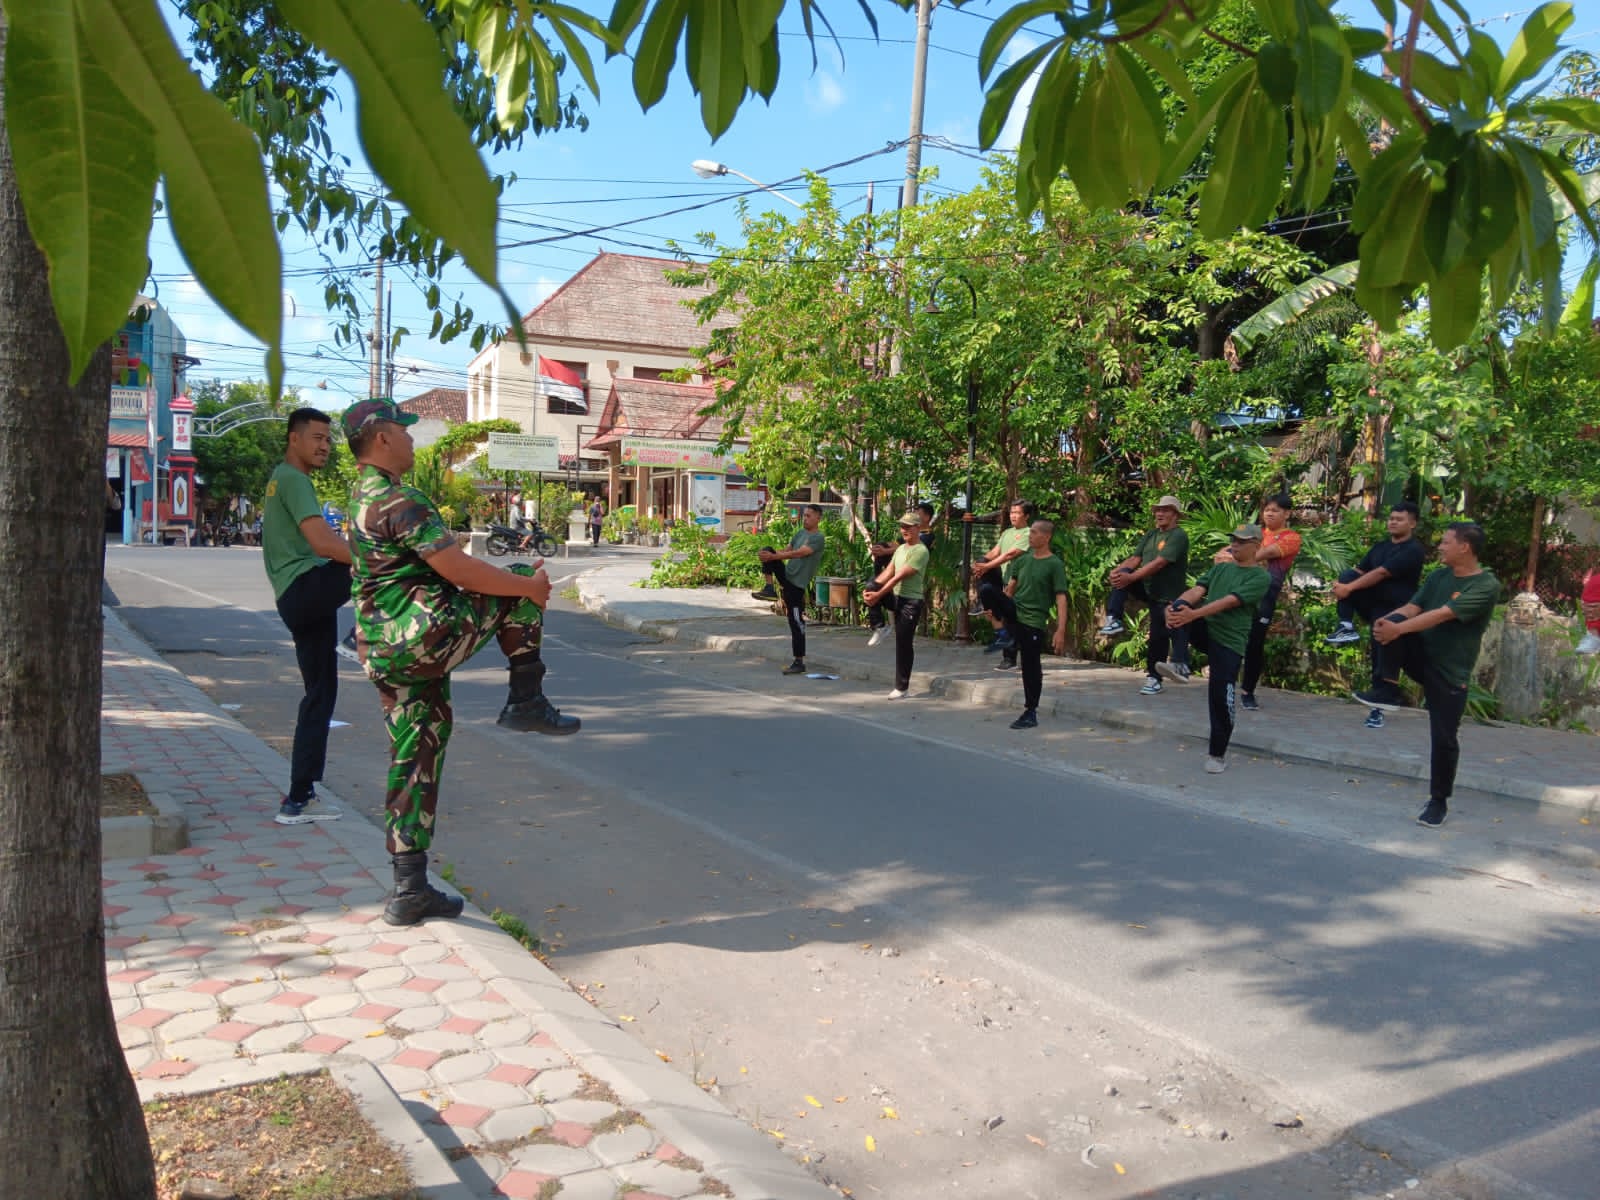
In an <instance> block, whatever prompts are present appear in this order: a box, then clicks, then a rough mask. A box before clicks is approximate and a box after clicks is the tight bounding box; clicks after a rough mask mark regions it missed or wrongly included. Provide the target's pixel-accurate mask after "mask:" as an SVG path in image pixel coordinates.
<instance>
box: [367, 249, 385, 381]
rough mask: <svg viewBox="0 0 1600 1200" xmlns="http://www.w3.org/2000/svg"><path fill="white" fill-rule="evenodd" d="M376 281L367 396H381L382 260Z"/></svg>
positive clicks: (378, 264) (373, 290)
mask: <svg viewBox="0 0 1600 1200" xmlns="http://www.w3.org/2000/svg"><path fill="white" fill-rule="evenodd" d="M377 267H378V271H377V275H378V278H377V281H376V283H375V284H374V286H373V289H372V295H373V300H372V333H371V335H370V340H371V342H372V353H371V354H370V355H369V356H368V359H367V362H368V366H367V395H368V396H381V395H383V394H384V392H383V357H384V356H383V259H382V257H381V256H380V257H379V259H378V263H377Z"/></svg>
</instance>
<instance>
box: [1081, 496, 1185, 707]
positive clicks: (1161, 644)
mask: <svg viewBox="0 0 1600 1200" xmlns="http://www.w3.org/2000/svg"><path fill="white" fill-rule="evenodd" d="M1182 513H1183V506H1182V505H1181V504H1179V503H1178V498H1177V497H1176V496H1163V497H1161V499H1159V500H1157V501H1156V504H1155V512H1154V518H1155V527H1154V528H1153V529H1151V530H1150V532H1149V533H1147V534H1145V535H1144V537H1143V538H1141V539H1140V540H1139V547H1138V549H1136V550H1135V551H1134V552H1133V553H1132V554H1130V555H1129V556H1128V557H1127V558H1125V559H1123V560H1122V561H1121V562H1120V563H1118V564H1117V565H1116V566H1115V567H1114V568H1112V571H1111V596H1110V598H1109V599H1107V600H1106V623H1105V624H1104V625H1102V626H1100V636H1101V637H1116V636H1117V635H1118V634H1120V633H1122V632H1124V629H1125V627H1124V625H1123V623H1122V616H1123V613H1124V611H1125V610H1126V608H1127V604H1128V600H1129V599H1130V598H1132V599H1134V600H1143V601H1144V602H1145V603H1146V604H1148V605H1149V606H1150V637H1149V640H1148V641H1147V642H1146V643H1145V652H1144V674H1145V683H1144V687H1142V688H1140V689H1139V694H1140V695H1141V696H1154V695H1156V694H1158V693H1159V692H1160V691H1161V677H1160V676H1159V675H1158V674H1157V673H1156V664H1157V663H1159V662H1165V661H1166V659H1167V655H1168V654H1169V653H1170V654H1171V655H1172V663H1173V666H1174V668H1175V669H1174V670H1173V672H1172V673H1171V675H1170V676H1169V677H1170V678H1171V679H1173V680H1175V681H1176V682H1179V683H1187V682H1189V644H1188V642H1187V641H1186V640H1185V639H1184V638H1183V637H1182V635H1179V636H1177V637H1174V636H1173V635H1172V634H1171V632H1170V631H1169V630H1168V628H1167V622H1166V612H1167V605H1169V604H1170V603H1172V601H1174V600H1176V599H1177V598H1178V597H1179V596H1180V595H1182V594H1183V589H1184V588H1186V587H1187V586H1188V585H1189V535H1188V534H1186V533H1185V532H1184V531H1183V530H1182V529H1180V528H1178V518H1179V517H1180V516H1181V515H1182Z"/></svg>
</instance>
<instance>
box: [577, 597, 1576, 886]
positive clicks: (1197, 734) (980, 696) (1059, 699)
mask: <svg viewBox="0 0 1600 1200" xmlns="http://www.w3.org/2000/svg"><path fill="white" fill-rule="evenodd" d="M586 584H587V574H586V575H583V576H579V577H578V580H577V585H578V597H579V600H580V601H581V602H582V604H583V606H584V608H586V609H587V610H588V611H589V612H590V613H592V614H593V615H595V616H597V617H599V618H600V619H601V620H603V621H605V622H606V623H607V624H608V625H613V626H616V627H617V628H620V629H626V630H628V631H630V632H633V633H640V634H644V635H645V636H648V637H656V638H660V639H661V640H663V641H673V642H682V643H685V644H688V645H694V646H700V647H702V648H704V649H708V650H720V651H725V652H732V653H740V654H750V655H754V656H756V657H760V658H766V659H770V660H772V661H774V662H777V661H786V660H787V659H788V658H789V648H788V643H787V641H784V640H782V639H773V638H749V637H734V636H728V635H725V634H713V633H707V632H705V631H703V630H699V629H695V628H693V627H692V621H684V620H640V619H638V618H635V617H631V616H629V615H628V614H627V613H624V612H621V611H619V610H618V609H617V608H615V607H614V606H613V605H611V604H610V603H608V602H607V600H606V598H605V597H604V596H603V595H600V594H599V593H598V592H596V591H594V590H593V589H592V587H589V586H586ZM708 619H713V620H714V619H716V618H708ZM806 658H807V662H808V663H810V664H812V665H813V666H814V667H815V668H817V669H825V670H828V671H830V672H833V673H835V674H838V675H842V676H845V677H847V678H851V679H859V680H867V681H879V682H884V683H891V684H892V683H893V680H894V673H893V668H892V667H891V666H889V665H888V664H887V663H885V664H883V665H879V664H876V663H861V662H860V661H858V660H852V661H850V662H845V663H841V662H830V661H829V660H828V659H827V658H826V651H824V654H823V655H822V656H818V655H816V654H808V655H807V656H806ZM922 680H923V681H925V683H926V686H927V689H928V692H929V693H930V694H931V695H934V696H937V697H940V698H941V699H946V700H956V701H962V702H965V703H969V704H973V705H978V706H986V707H994V708H1015V709H1020V708H1021V707H1022V689H1021V687H1020V685H1018V684H1017V683H1012V682H1007V683H1004V684H998V683H988V682H985V681H982V680H975V679H966V678H961V677H958V676H953V675H927V676H923V677H922ZM1040 711H1041V713H1042V714H1046V715H1050V716H1057V717H1066V718H1072V719H1075V720H1088V721H1095V722H1098V723H1099V724H1102V725H1110V726H1114V727H1116V728H1119V729H1128V730H1133V731H1136V732H1140V733H1154V732H1165V733H1168V734H1175V735H1178V736H1183V737H1192V738H1198V739H1201V740H1204V739H1205V738H1206V736H1207V732H1208V731H1207V728H1206V726H1205V725H1204V724H1202V723H1200V722H1197V721H1192V720H1185V718H1184V717H1183V716H1182V715H1178V716H1176V717H1175V716H1174V714H1172V713H1171V712H1170V711H1164V712H1162V713H1160V714H1159V715H1158V714H1156V713H1154V712H1151V711H1149V710H1147V709H1141V708H1135V707H1132V706H1125V705H1111V704H1105V703H1101V702H1097V701H1093V700H1088V699H1081V698H1080V699H1075V698H1074V696H1073V694H1072V691H1071V689H1070V688H1066V689H1062V690H1061V691H1060V692H1059V693H1058V694H1056V695H1054V696H1051V695H1048V694H1047V695H1046V697H1045V698H1044V701H1043V703H1042V704H1041V705H1040ZM1350 711H1351V712H1352V713H1354V712H1356V711H1357V709H1356V707H1355V706H1351V707H1350ZM1398 719H1400V720H1407V719H1410V718H1409V717H1406V716H1404V715H1402V716H1401V717H1400V718H1398ZM1232 748H1233V749H1237V750H1249V751H1253V752H1255V753H1257V754H1265V755H1268V756H1270V757H1272V758H1276V759H1282V760H1284V761H1286V762H1302V763H1309V764H1311V765H1314V766H1321V767H1333V768H1336V769H1339V770H1348V771H1357V772H1360V773H1361V774H1363V775H1382V776H1385V777H1388V778H1392V779H1402V780H1405V781H1406V782H1408V783H1419V782H1420V783H1423V784H1426V782H1427V779H1428V757H1427V753H1426V750H1427V743H1426V740H1425V739H1424V740H1422V741H1420V742H1418V743H1417V749H1407V748H1405V747H1398V748H1397V747H1395V746H1394V745H1392V744H1385V745H1384V746H1383V747H1382V748H1381V750H1380V749H1374V751H1373V752H1372V753H1370V754H1350V753H1345V754H1342V755H1340V756H1339V757H1335V756H1333V755H1331V754H1321V753H1318V748H1317V747H1316V745H1315V744H1307V743H1306V742H1304V741H1300V740H1296V739H1294V738H1292V737H1288V736H1275V735H1274V734H1273V733H1272V732H1271V731H1270V730H1269V729H1266V728H1263V727H1260V726H1255V727H1252V722H1251V721H1249V720H1245V721H1241V722H1239V723H1238V724H1237V725H1236V726H1235V727H1234V731H1233V739H1232ZM1466 782H1467V785H1468V786H1470V787H1471V788H1472V789H1473V790H1474V791H1478V792H1483V793H1485V794H1487V795H1489V796H1493V797H1495V798H1496V799H1500V800H1508V801H1512V802H1515V803H1518V804H1527V803H1532V804H1535V805H1538V806H1540V807H1542V808H1556V809H1561V810H1563V811H1564V812H1574V813H1577V814H1579V815H1580V816H1585V817H1591V818H1592V817H1596V816H1600V784H1597V785H1596V786H1594V787H1567V786H1561V785H1555V784H1544V783H1540V782H1539V781H1538V780H1532V779H1525V778H1522V777H1519V776H1515V775H1509V774H1502V773H1496V772H1493V771H1489V772H1485V771H1483V770H1481V769H1479V768H1474V769H1473V773H1472V775H1471V778H1470V780H1467V781H1466ZM1583 865H1592V864H1589V863H1587V862H1586V863H1584V864H1583Z"/></svg>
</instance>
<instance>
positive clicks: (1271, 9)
mask: <svg viewBox="0 0 1600 1200" xmlns="http://www.w3.org/2000/svg"><path fill="white" fill-rule="evenodd" d="M1294 7H1295V0H1255V10H1256V16H1257V17H1258V18H1259V19H1260V21H1261V24H1262V25H1263V26H1265V27H1266V29H1267V32H1268V33H1270V34H1271V35H1272V38H1273V40H1274V41H1278V42H1283V43H1284V44H1286V45H1287V44H1288V42H1289V40H1290V39H1291V38H1293V37H1294V30H1295V12H1294Z"/></svg>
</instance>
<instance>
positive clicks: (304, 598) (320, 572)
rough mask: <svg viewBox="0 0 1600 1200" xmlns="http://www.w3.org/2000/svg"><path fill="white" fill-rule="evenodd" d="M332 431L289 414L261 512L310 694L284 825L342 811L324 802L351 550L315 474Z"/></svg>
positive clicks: (267, 559) (318, 419) (281, 607)
mask: <svg viewBox="0 0 1600 1200" xmlns="http://www.w3.org/2000/svg"><path fill="white" fill-rule="evenodd" d="M332 449H333V425H332V421H331V418H329V416H328V414H327V413H325V412H323V411H322V410H321V409H316V408H297V409H295V410H294V411H293V412H292V413H290V414H289V441H288V446H287V448H286V449H285V451H284V455H283V461H282V462H281V463H279V464H278V465H277V467H276V468H275V469H274V470H273V472H272V478H271V479H269V480H268V481H267V497H266V502H265V503H264V504H263V505H262V514H261V561H262V563H263V564H264V565H265V566H266V569H267V579H268V580H269V581H271V583H272V594H273V596H274V597H275V598H276V599H277V605H278V615H279V616H280V617H282V618H283V623H284V624H285V625H286V626H288V628H289V634H290V636H291V637H293V638H294V656H295V660H296V661H297V662H298V663H299V665H300V678H301V680H302V681H303V682H304V684H305V689H306V694H305V696H304V698H303V699H302V700H301V701H300V712H299V714H298V716H297V717H296V720H295V725H294V749H293V750H292V751H291V752H290V756H289V790H288V792H287V793H286V794H285V795H284V797H283V801H282V803H280V804H279V806H278V815H277V817H276V818H275V819H276V820H277V822H278V824H280V825H304V824H306V823H307V822H309V821H331V820H335V819H337V818H338V817H339V816H340V815H341V814H340V812H339V810H338V809H336V808H334V807H332V806H331V805H328V804H324V803H323V802H322V801H321V800H319V799H317V795H316V784H317V782H318V781H319V780H321V778H322V770H323V766H324V765H325V763H326V761H327V757H328V722H329V720H330V719H332V717H333V706H334V704H335V702H337V700H338V699H339V659H338V654H337V652H338V646H339V624H338V613H339V609H340V608H341V607H342V606H343V605H344V604H345V603H346V602H348V601H349V599H350V545H349V543H348V542H346V541H345V540H344V539H343V538H342V537H340V536H339V535H338V534H337V533H335V532H334V531H333V530H332V529H331V528H330V527H329V526H328V522H327V521H326V520H325V519H324V518H323V516H322V501H320V500H318V499H317V489H316V488H315V487H313V486H312V483H311V472H312V471H316V470H320V469H321V468H322V467H323V466H325V465H326V464H327V461H328V454H329V452H330V451H331V450H332Z"/></svg>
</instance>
